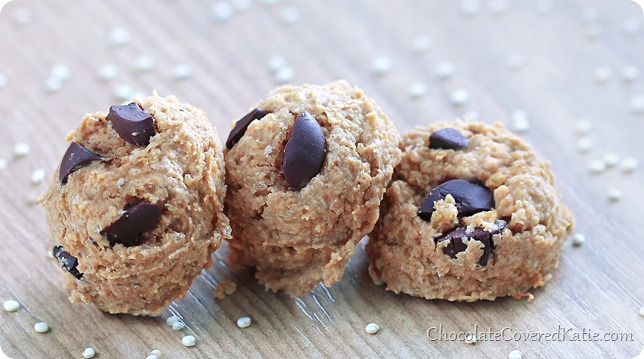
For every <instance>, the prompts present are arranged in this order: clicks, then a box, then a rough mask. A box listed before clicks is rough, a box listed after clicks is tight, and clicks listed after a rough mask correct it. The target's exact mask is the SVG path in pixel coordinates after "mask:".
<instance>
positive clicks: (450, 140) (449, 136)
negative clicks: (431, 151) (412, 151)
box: [429, 127, 468, 150]
mask: <svg viewBox="0 0 644 359" xmlns="http://www.w3.org/2000/svg"><path fill="white" fill-rule="evenodd" d="M467 144H468V143H467V138H465V136H463V135H462V134H461V133H460V132H458V130H456V129H454V128H451V127H446V128H441V129H440V130H438V131H436V132H434V133H432V134H431V135H430V136H429V148H443V149H446V150H462V149H465V148H467Z"/></svg>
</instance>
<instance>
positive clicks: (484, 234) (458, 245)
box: [435, 220, 506, 266]
mask: <svg viewBox="0 0 644 359" xmlns="http://www.w3.org/2000/svg"><path fill="white" fill-rule="evenodd" d="M495 225H496V226H495V228H494V229H493V230H491V231H485V230H483V229H482V228H478V227H477V228H474V230H473V231H472V232H470V233H467V231H466V227H459V228H456V229H454V230H452V231H450V232H447V233H445V234H444V235H442V236H440V237H438V238H436V239H435V241H436V244H438V243H442V242H445V241H449V244H448V245H447V246H446V247H443V253H445V254H447V255H448V256H450V257H452V258H456V254H457V253H460V252H463V251H465V250H466V249H467V244H465V242H464V241H463V240H464V239H465V238H469V239H470V240H476V241H480V242H483V244H484V247H483V254H482V255H481V258H479V264H480V265H482V266H484V265H487V262H488V260H489V258H490V255H491V254H492V252H493V251H494V241H493V240H492V236H494V235H495V234H498V233H501V231H502V230H503V228H505V225H506V222H505V221H501V220H499V221H497V222H496V223H495Z"/></svg>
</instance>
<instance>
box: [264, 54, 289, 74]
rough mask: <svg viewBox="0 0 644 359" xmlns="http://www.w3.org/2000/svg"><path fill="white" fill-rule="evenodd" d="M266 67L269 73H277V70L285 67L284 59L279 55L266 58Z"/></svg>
mask: <svg viewBox="0 0 644 359" xmlns="http://www.w3.org/2000/svg"><path fill="white" fill-rule="evenodd" d="M267 66H268V69H269V70H270V71H271V72H273V73H274V72H277V70H279V69H281V68H282V67H285V66H287V63H286V59H285V58H284V57H283V56H281V55H273V56H271V57H269V58H268V62H267Z"/></svg>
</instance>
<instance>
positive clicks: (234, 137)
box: [226, 108, 268, 149]
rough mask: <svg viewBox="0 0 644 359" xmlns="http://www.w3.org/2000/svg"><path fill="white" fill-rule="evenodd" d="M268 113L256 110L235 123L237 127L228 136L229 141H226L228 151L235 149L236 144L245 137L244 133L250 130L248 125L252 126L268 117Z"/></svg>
mask: <svg viewBox="0 0 644 359" xmlns="http://www.w3.org/2000/svg"><path fill="white" fill-rule="evenodd" d="M267 114H268V112H266V111H264V110H262V109H259V108H256V109H254V110H252V111H251V112H249V113H248V114H247V115H246V116H244V117H242V118H241V119H240V120H239V121H237V122H235V127H234V128H233V129H232V130H231V131H230V134H229V135H228V139H227V140H226V147H227V148H228V149H231V148H233V146H234V145H235V143H237V142H239V140H240V139H241V138H242V136H244V133H246V129H247V128H248V125H250V123H251V122H253V121H255V120H259V119H261V118H262V117H264V116H266V115H267Z"/></svg>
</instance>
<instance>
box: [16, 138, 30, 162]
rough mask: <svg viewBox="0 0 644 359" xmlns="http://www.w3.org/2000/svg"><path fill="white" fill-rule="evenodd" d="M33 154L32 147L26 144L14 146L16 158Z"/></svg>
mask: <svg viewBox="0 0 644 359" xmlns="http://www.w3.org/2000/svg"><path fill="white" fill-rule="evenodd" d="M29 152H31V146H29V144H28V143H26V142H18V143H16V145H15V146H13V156H14V157H16V158H21V157H25V156H26V155H28V154H29Z"/></svg>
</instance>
